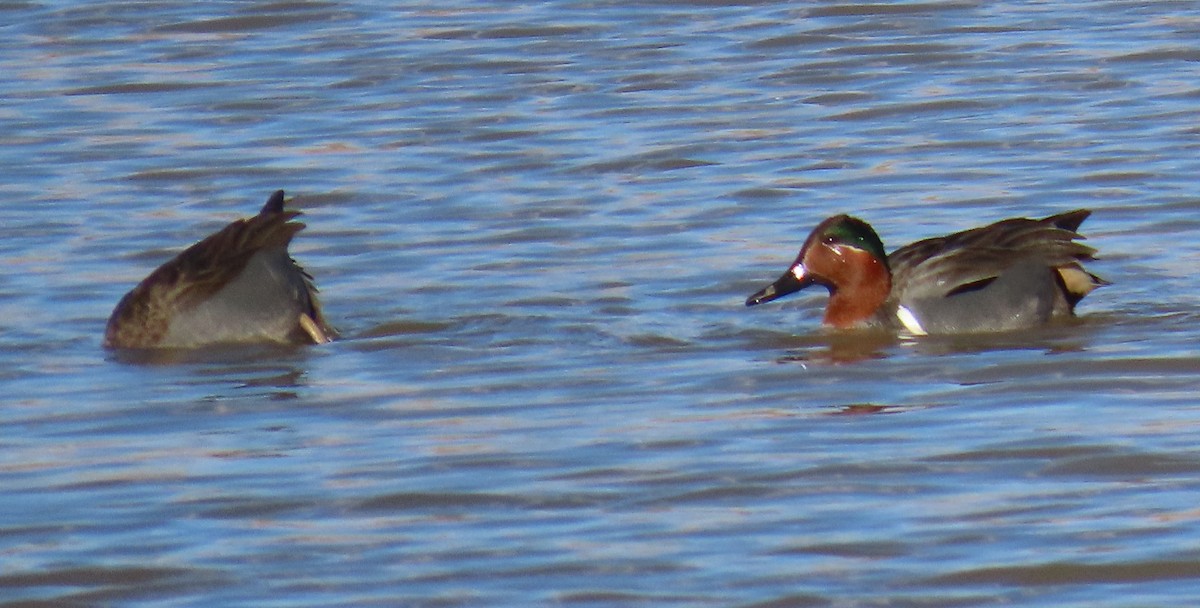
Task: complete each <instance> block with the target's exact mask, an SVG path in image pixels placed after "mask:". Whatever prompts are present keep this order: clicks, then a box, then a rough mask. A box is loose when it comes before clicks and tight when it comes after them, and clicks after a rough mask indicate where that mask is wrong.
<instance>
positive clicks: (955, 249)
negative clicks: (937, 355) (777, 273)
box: [746, 209, 1108, 335]
mask: <svg viewBox="0 0 1200 608" xmlns="http://www.w3.org/2000/svg"><path fill="white" fill-rule="evenodd" d="M1090 214H1091V211H1090V210H1088V209H1078V210H1075V211H1068V212H1066V213H1060V214H1058V215H1052V216H1050V217H1047V218H1043V219H1040V220H1034V219H1027V218H1011V219H1006V220H1002V221H999V222H996V223H994V224H989V225H987V226H983V227H980V228H975V229H972V230H965V231H963V232H956V233H954V234H951V235H948V236H943V237H935V238H930V239H925V240H922V241H917V242H916V243H913V244H911V245H907V246H904V247H901V248H900V249H897V250H896V251H893V252H892V253H891V255H886V254H885V253H884V249H883V242H882V241H880V239H879V235H877V234H876V233H875V230H874V229H873V228H871V226H870V224H867V223H866V222H864V221H862V220H860V219H858V218H855V217H851V216H848V215H835V216H833V217H830V218H828V219H826V220H825V221H823V222H821V223H820V224H819V225H818V226H817V227H816V229H814V230H813V231H812V234H810V235H809V237H808V240H807V241H805V242H804V247H802V248H801V249H800V255H799V256H797V257H796V261H795V262H793V263H792V266H791V267H790V268H788V270H787V272H785V273H783V276H781V277H779V279H778V280H777V281H775V282H774V283H772V284H770V285H768V286H767V287H765V288H763V289H762V290H760V291H758V292H757V293H755V294H754V295H752V296H750V297H749V298H748V299H747V300H746V306H754V305H757V304H762V303H764V302H770V301H771V300H774V299H776V298H780V297H782V296H785V295H787V294H790V293H793V292H796V291H799V290H801V289H804V288H805V287H808V286H810V285H823V286H825V287H826V288H828V289H829V304H828V306H827V307H826V309H825V319H824V323H825V324H826V325H829V326H832V327H835V328H839V329H845V328H853V327H871V326H874V327H883V328H888V329H897V330H898V329H901V328H904V329H907V330H908V331H909V332H911V333H912V334H915V335H925V334H947V333H976V332H994V331H1007V330H1013V329H1022V328H1028V327H1034V326H1037V325H1040V324H1042V323H1045V322H1047V321H1049V320H1050V319H1054V318H1059V317H1068V316H1071V315H1073V314H1074V310H1075V305H1076V304H1078V303H1079V301H1080V300H1081V299H1083V297H1084V296H1086V295H1087V294H1088V293H1091V291H1092V290H1093V289H1095V288H1097V287H1099V286H1101V285H1107V284H1108V281H1105V280H1104V279H1101V278H1100V277H1097V276H1096V275H1094V274H1092V273H1090V272H1088V271H1087V270H1085V269H1084V267H1083V264H1082V263H1081V262H1082V261H1085V260H1091V259H1093V254H1095V252H1096V250H1095V249H1093V248H1091V247H1088V246H1086V245H1083V244H1082V243H1079V242H1077V239H1082V238H1083V237H1082V236H1081V235H1080V234H1079V233H1078V232H1077V230H1078V229H1079V225H1080V224H1082V223H1083V220H1085V219H1087V217H1088V215H1090Z"/></svg>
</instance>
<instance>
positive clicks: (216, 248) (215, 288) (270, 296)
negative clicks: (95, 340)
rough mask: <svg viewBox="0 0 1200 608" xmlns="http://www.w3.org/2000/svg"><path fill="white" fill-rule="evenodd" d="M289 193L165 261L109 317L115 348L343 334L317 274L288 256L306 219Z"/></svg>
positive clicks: (109, 341)
mask: <svg viewBox="0 0 1200 608" xmlns="http://www.w3.org/2000/svg"><path fill="white" fill-rule="evenodd" d="M298 215H300V212H299V211H284V210H283V191H282V190H279V191H277V192H275V193H274V194H272V195H271V197H270V198H269V199H268V200H267V203H266V204H265V205H263V208H262V210H261V211H259V213H258V215H256V216H254V217H250V218H245V219H240V220H237V221H236V222H233V223H232V224H229V225H228V226H226V227H225V228H223V229H221V230H220V231H218V232H216V233H214V234H212V235H210V236H209V237H208V238H206V239H204V240H202V241H200V242H199V243H196V244H195V245H192V246H191V247H188V248H187V249H185V250H184V251H183V253H180V254H179V255H177V256H175V258H174V259H172V260H171V261H169V262H167V263H165V264H163V265H162V266H159V267H158V269H156V270H155V271H154V272H152V273H150V276H148V277H146V278H145V279H144V280H143V281H142V282H141V283H139V284H138V286H137V287H134V288H133V290H132V291H130V292H129V293H128V294H125V297H124V298H121V301H120V302H119V303H118V304H117V307H116V309H115V310H113V313H112V316H111V317H109V319H108V327H107V328H106V329H105V332H104V344H105V346H108V347H111V348H195V347H200V346H206V345H210V344H219V343H231V342H278V343H291V344H300V343H309V344H311V343H323V342H329V341H330V340H331V339H332V338H333V337H334V336H335V335H336V332H335V331H334V330H333V328H332V327H330V326H329V324H328V323H326V321H325V317H324V316H323V315H322V314H321V305H320V303H319V302H318V301H317V289H316V287H315V286H314V285H313V281H312V277H311V276H309V275H308V273H306V272H304V269H302V268H300V266H299V265H297V264H296V262H295V261H294V260H292V258H291V256H290V255H289V254H288V244H289V243H291V241H292V237H294V236H295V235H296V233H297V232H299V231H300V230H301V229H303V228H304V224H301V223H299V222H293V221H291V220H292V219H294V218H295V217H296V216H298Z"/></svg>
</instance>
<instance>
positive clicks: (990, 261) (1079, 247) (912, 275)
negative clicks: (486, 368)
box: [888, 209, 1105, 303]
mask: <svg viewBox="0 0 1200 608" xmlns="http://www.w3.org/2000/svg"><path fill="white" fill-rule="evenodd" d="M1090 213H1091V211H1089V210H1087V209H1079V210H1076V211H1070V212H1067V213H1062V214H1058V215H1053V216H1050V217H1047V218H1044V219H1040V220H1033V219H1028V218H1012V219H1007V220H1002V221H999V222H996V223H994V224H990V225H987V226H983V227H980V228H974V229H971V230H965V231H963V232H957V233H954V234H951V235H948V236H943V237H936V238H930V239H925V240H922V241H917V242H916V243H913V244H911V245H907V246H905V247H901V248H900V249H897V250H896V251H894V252H893V253H892V254H891V255H889V256H888V263H889V265H890V266H891V268H892V286H893V287H892V291H893V295H894V297H895V298H896V299H897V300H898V301H901V302H903V301H908V300H910V299H925V298H931V297H946V296H951V295H955V294H959V293H963V292H965V291H971V290H974V289H978V288H982V287H986V286H987V284H989V283H990V282H991V281H994V280H995V279H996V278H997V277H998V276H1000V275H1001V274H1003V273H1004V272H1005V271H1007V270H1008V269H1010V268H1012V267H1013V266H1015V265H1017V264H1031V263H1032V264H1044V265H1045V266H1047V267H1050V268H1055V269H1058V270H1059V272H1060V273H1062V274H1063V278H1064V281H1066V280H1067V279H1068V278H1080V279H1081V280H1080V281H1079V282H1080V283H1090V286H1085V285H1082V284H1081V285H1078V286H1075V287H1074V288H1072V286H1070V285H1068V286H1067V287H1068V291H1069V292H1071V293H1069V294H1068V300H1074V301H1078V298H1082V297H1083V295H1086V293H1087V292H1088V291H1091V289H1093V288H1094V287H1095V286H1097V285H1101V284H1104V283H1105V281H1103V280H1102V279H1100V278H1099V277H1096V276H1095V275H1092V274H1090V273H1087V272H1086V271H1085V270H1084V269H1083V266H1082V264H1081V262H1082V261H1085V260H1090V259H1093V256H1094V255H1095V253H1096V250H1095V249H1094V248H1092V247H1089V246H1087V245H1084V244H1082V243H1079V242H1078V240H1079V239H1082V238H1084V237H1083V236H1082V235H1080V234H1079V233H1078V232H1076V230H1078V228H1079V225H1080V224H1081V223H1082V222H1083V220H1085V219H1086V218H1087V217H1088V215H1089V214H1090ZM1080 275H1083V276H1086V277H1088V279H1083V278H1082V277H1081V276H1080ZM1093 280H1094V281H1093ZM1076 291H1082V293H1080V294H1078V297H1074V298H1072V295H1074V294H1075V292H1076ZM1072 303H1073V302H1072Z"/></svg>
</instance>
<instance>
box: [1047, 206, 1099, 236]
mask: <svg viewBox="0 0 1200 608" xmlns="http://www.w3.org/2000/svg"><path fill="white" fill-rule="evenodd" d="M1091 214H1092V210H1091V209H1076V210H1074V211H1067V212H1066V213H1059V214H1057V215H1052V216H1050V217H1048V218H1046V219H1044V220H1042V223H1044V224H1050V225H1051V226H1054V227H1055V228H1060V229H1062V230H1068V231H1070V232H1079V225H1080V224H1082V223H1083V220H1086V219H1087V218H1088V216H1089V215H1091Z"/></svg>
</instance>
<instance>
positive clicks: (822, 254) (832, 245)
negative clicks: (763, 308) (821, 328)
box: [746, 215, 892, 328]
mask: <svg viewBox="0 0 1200 608" xmlns="http://www.w3.org/2000/svg"><path fill="white" fill-rule="evenodd" d="M810 285H823V286H824V287H826V288H827V289H829V305H828V306H827V307H826V309H825V321H824V322H825V324H826V325H830V326H833V327H837V328H849V327H855V326H859V325H863V324H864V323H866V322H867V321H869V320H870V319H871V317H872V316H873V315H874V314H875V313H876V311H878V310H879V308H880V307H881V306H882V305H883V303H884V301H886V300H887V297H888V294H889V293H891V290H892V273H891V270H890V269H889V267H888V262H887V254H886V253H885V252H884V250H883V242H882V241H880V240H879V235H877V234H875V230H874V229H872V228H871V225H870V224H868V223H866V222H864V221H862V220H860V219H858V218H854V217H850V216H848V215H835V216H833V217H831V218H828V219H826V220H825V221H823V222H821V223H820V224H819V225H818V226H817V227H816V228H815V229H814V230H813V231H812V234H810V235H808V240H807V241H805V242H804V247H802V248H801V249H800V255H798V256H796V261H795V262H793V263H792V265H791V267H790V268H788V270H787V272H785V273H783V276H781V277H779V279H778V280H776V281H775V282H774V283H771V284H770V285H768V286H766V287H764V288H763V289H761V290H760V291H758V292H757V293H755V294H754V295H752V296H750V297H749V298H748V299H747V300H746V306H754V305H757V304H762V303H764V302H770V301H771V300H775V299H778V298H781V297H783V296H786V295H788V294H790V293H795V292H797V291H800V290H801V289H804V288H805V287H808V286H810Z"/></svg>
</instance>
